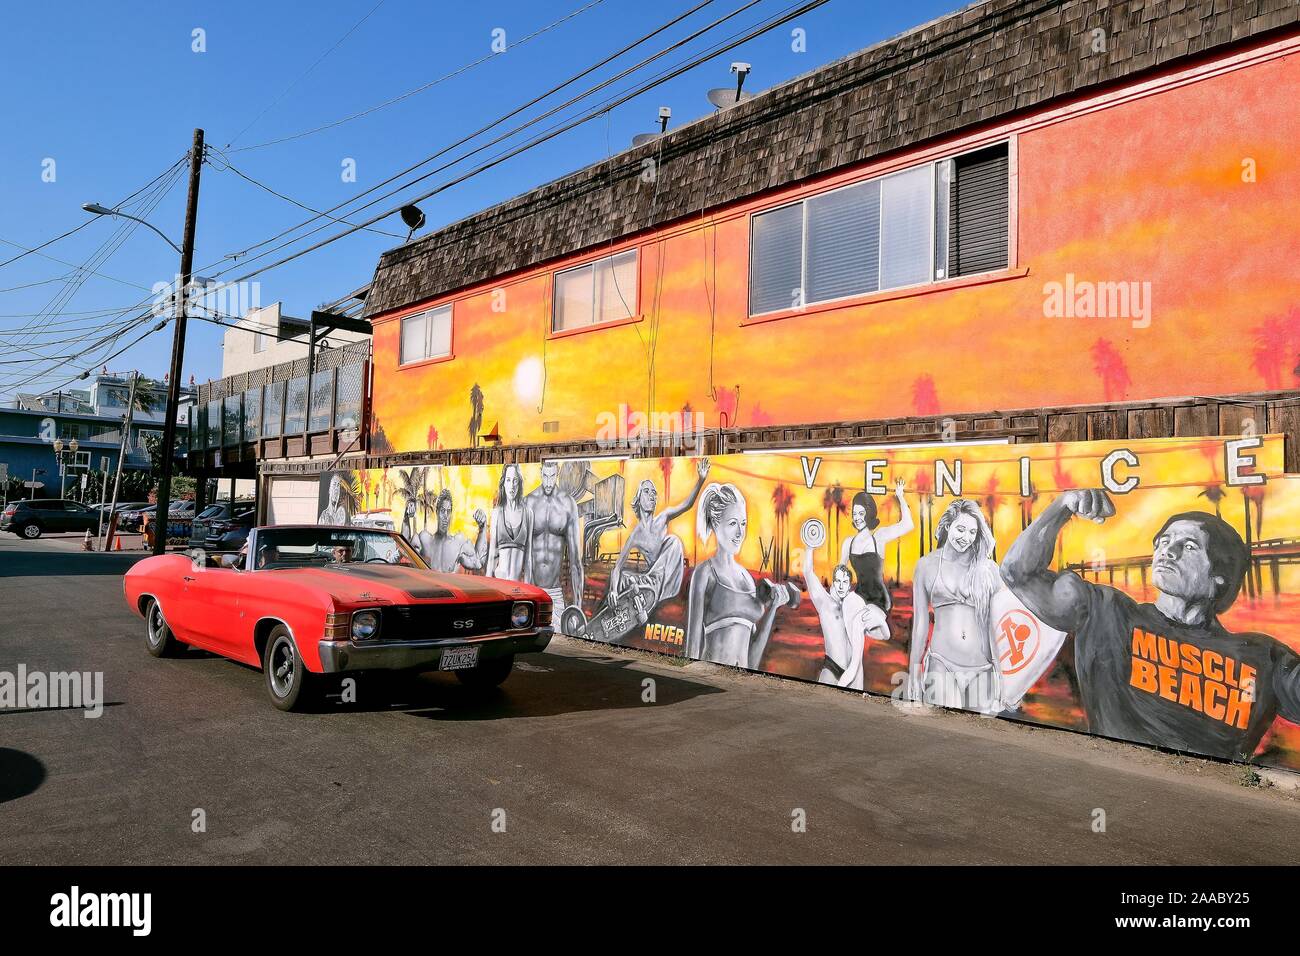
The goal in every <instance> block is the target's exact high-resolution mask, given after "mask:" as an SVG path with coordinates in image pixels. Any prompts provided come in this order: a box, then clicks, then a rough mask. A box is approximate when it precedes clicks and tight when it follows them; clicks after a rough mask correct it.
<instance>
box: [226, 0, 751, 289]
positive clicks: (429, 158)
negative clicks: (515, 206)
mask: <svg viewBox="0 0 1300 956" xmlns="http://www.w3.org/2000/svg"><path fill="white" fill-rule="evenodd" d="M713 2H714V0H701V2H699V3H697V4H695V6H693V7H691V8H690V9H689V10H687V11H685V12H684V13H682V14H679V15H678V16H676V17H674V18H673V19H671V20H669V21H668V22H667V23H665V24H663V25H662V26H659V27H656V28H655V29H654V30H651V31H650V32H649V33H647V34H645V35H644V36H642V37H640V38H638V39H637V40H635V41H633V42H632V43H629V44H627V45H626V46H624V47H623V48H622V49H620V50H617V51H615V52H614V53H612V54H610V55H609V56H607V57H605V58H604V59H602V60H600V61H599V62H597V63H595V64H593V65H592V66H590V67H588V68H587V69H585V70H583V71H582V72H580V73H576V74H574V75H573V76H571V77H569V78H568V79H566V80H564V81H563V82H562V83H560V84H558V85H556V86H553V87H552V88H551V89H549V90H547V91H546V92H545V93H542V94H541V95H540V96H536V97H534V98H533V99H531V100H529V101H528V102H527V103H524V104H523V105H522V106H519V107H517V108H516V109H513V110H511V111H510V112H509V113H506V114H505V115H503V116H500V117H498V118H497V119H495V120H493V121H492V122H490V123H488V124H487V125H485V126H482V127H480V128H479V129H477V130H475V131H474V132H472V133H469V134H468V135H466V136H464V137H462V138H461V139H459V140H457V141H456V142H454V143H452V144H451V145H449V146H446V147H444V148H443V149H440V150H438V151H437V152H435V153H434V154H433V155H431V156H426V157H425V158H424V159H422V160H420V161H419V162H417V163H415V164H413V165H411V166H408V167H407V168H406V169H403V170H401V171H399V172H397V173H394V174H393V175H392V176H389V177H388V178H387V179H385V180H383V181H382V182H379V183H376V184H375V185H373V186H370V187H369V188H367V189H364V190H362V191H361V192H359V193H358V194H357V195H355V196H353V197H351V198H350V199H347V200H344V201H343V202H341V203H339V204H338V205H336V206H331V207H330V208H329V209H327V210H325V212H326V213H334V212H337V211H338V210H340V209H342V208H343V207H345V206H349V205H351V204H352V203H354V202H356V201H357V200H358V199H360V198H361V197H362V196H366V195H368V194H370V193H373V192H376V191H377V190H380V189H382V188H384V187H385V186H387V185H389V184H390V183H393V182H396V181H397V180H398V179H401V178H402V177H403V176H406V175H408V174H409V173H412V172H414V171H415V170H417V169H419V168H420V167H421V166H425V165H428V164H429V163H431V162H433V161H434V160H435V159H437V158H438V157H440V156H443V155H445V154H447V153H449V152H451V151H452V150H453V149H456V148H457V147H460V146H463V145H464V144H466V143H468V142H469V141H471V140H472V139H474V138H475V137H477V136H479V135H481V134H483V133H485V132H488V131H489V130H491V129H492V128H494V127H496V126H499V125H501V124H502V123H504V122H505V121H507V120H509V119H511V118H513V117H515V116H517V115H519V114H520V113H522V112H523V111H524V110H526V109H528V108H529V107H531V106H534V105H536V104H537V103H540V102H541V101H542V100H544V99H546V98H547V97H548V96H551V95H553V94H555V93H557V92H559V91H560V90H562V89H564V88H565V87H566V86H569V85H571V84H573V83H575V82H577V81H578V80H580V79H582V78H583V77H584V76H587V75H589V74H591V73H593V72H595V71H596V70H598V69H600V68H601V67H602V66H605V65H606V64H608V63H610V62H612V61H613V60H615V59H617V58H618V57H620V56H622V55H623V54H624V53H627V52H628V51H630V50H632V49H635V48H636V47H638V46H640V45H641V44H642V43H645V42H646V41H647V40H650V39H652V38H653V37H655V36H657V35H658V34H660V33H662V32H664V31H665V30H667V29H670V28H671V27H673V26H674V25H676V24H677V23H680V22H681V21H682V20H684V19H686V18H687V17H689V16H690V15H691V14H693V13H695V12H697V11H699V10H702V9H703V8H704V7H706V6H708V5H709V4H711V3H713ZM755 2H757V0H755ZM752 5H753V3H750V4H748V6H752ZM591 92H592V90H588V91H587V94H584V95H588V94H590V93H591ZM526 125H527V124H525V127H526ZM525 127H521V128H525ZM517 131H518V130H516V131H515V132H517ZM417 181H418V180H417ZM409 185H410V184H409V183H408V184H407V186H409ZM404 188H407V187H406V186H402V187H398V189H397V190H394V192H398V191H400V190H401V189H404ZM391 194H392V193H389V194H387V195H391ZM367 205H373V203H368V204H367ZM360 208H362V209H364V208H366V206H362V207H360ZM354 211H355V210H354ZM319 218H320V216H313V217H311V218H310V219H306V220H303V221H302V222H300V223H298V224H296V225H294V226H290V227H289V228H288V229H285V230H283V231H281V232H279V233H277V234H276V235H274V236H271V237H270V238H269V239H263V240H262V241H261V242H257V243H254V244H253V245H251V246H246V247H244V248H243V249H240V250H237V251H236V252H232V253H228V254H227V255H226V256H225V257H224V258H225V259H237V258H240V257H242V256H244V255H247V254H248V253H249V252H252V251H253V250H254V249H257V248H260V247H261V246H265V245H268V244H269V243H272V242H275V241H276V240H278V239H281V238H283V237H285V236H287V235H289V234H290V233H293V232H297V231H298V230H299V229H301V228H303V227H304V226H309V225H311V224H312V223H313V222H315V221H316V220H317V219H319ZM319 231H320V230H319V229H315V230H312V232H310V233H308V234H307V235H313V234H314V233H316V232H319ZM304 238H306V236H300V237H299V239H298V240H292V241H295V242H296V241H299V240H300V239H304ZM280 248H282V246H281V247H280ZM218 264H219V263H216V262H214V263H210V264H209V265H207V266H204V268H205V269H209V268H211V267H212V266H215V265H218Z"/></svg>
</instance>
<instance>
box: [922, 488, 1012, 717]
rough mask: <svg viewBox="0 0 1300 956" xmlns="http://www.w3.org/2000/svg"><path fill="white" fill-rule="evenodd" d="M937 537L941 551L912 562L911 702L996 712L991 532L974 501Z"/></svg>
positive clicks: (944, 520)
mask: <svg viewBox="0 0 1300 956" xmlns="http://www.w3.org/2000/svg"><path fill="white" fill-rule="evenodd" d="M936 538H937V539H938V542H939V547H938V548H937V549H936V550H934V551H931V552H930V553H929V554H927V555H925V556H924V557H922V558H921V559H920V560H919V561H917V563H916V570H915V572H914V573H913V578H912V611H913V614H912V648H911V652H910V655H909V666H908V696H909V697H910V698H911V699H912V700H923V701H925V702H926V703H928V704H937V705H939V706H941V707H957V708H965V709H967V710H976V711H980V712H982V713H997V712H999V711H1000V710H1001V704H1000V699H1001V671H1000V669H999V668H998V665H997V661H998V649H997V636H996V634H994V632H993V627H992V623H991V617H992V615H991V612H990V607H991V605H992V601H993V596H994V595H995V594H996V593H997V592H998V589H999V588H1001V587H1002V579H1001V577H1000V576H999V574H998V566H997V564H996V563H995V562H994V561H993V544H994V542H993V532H992V531H991V530H990V529H989V526H988V522H986V521H985V520H984V514H983V512H981V511H980V509H979V506H978V505H977V504H975V502H973V501H969V500H967V499H964V498H956V499H954V500H953V502H952V504H950V505H948V508H947V510H945V511H944V513H943V516H942V517H941V518H940V519H939V525H938V528H937V529H936ZM931 610H933V612H934V627H933V630H931V627H930V612H931ZM927 637H928V640H927Z"/></svg>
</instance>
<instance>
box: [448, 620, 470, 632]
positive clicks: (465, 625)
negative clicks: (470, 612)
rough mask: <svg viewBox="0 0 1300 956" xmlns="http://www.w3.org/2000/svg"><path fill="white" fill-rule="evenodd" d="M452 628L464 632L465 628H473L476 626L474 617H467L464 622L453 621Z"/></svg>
mask: <svg viewBox="0 0 1300 956" xmlns="http://www.w3.org/2000/svg"><path fill="white" fill-rule="evenodd" d="M451 626H452V627H454V628H458V629H461V630H463V629H465V628H469V627H473V626H474V619H473V618H472V617H467V618H465V620H463V621H452V622H451Z"/></svg>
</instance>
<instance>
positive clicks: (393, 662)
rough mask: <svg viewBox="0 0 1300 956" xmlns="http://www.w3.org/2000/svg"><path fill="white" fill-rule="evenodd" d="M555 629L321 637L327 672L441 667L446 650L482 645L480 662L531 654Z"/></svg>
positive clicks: (433, 668) (543, 648) (539, 648)
mask: <svg viewBox="0 0 1300 956" xmlns="http://www.w3.org/2000/svg"><path fill="white" fill-rule="evenodd" d="M554 633H555V631H554V629H553V628H550V627H541V628H537V629H536V630H533V631H524V632H522V633H520V634H493V635H488V636H486V637H479V638H475V639H474V640H472V641H465V640H457V639H455V638H450V639H445V640H433V641H393V642H392V643H387V644H386V643H384V642H383V641H375V642H373V643H357V642H356V641H330V640H321V641H320V642H319V643H318V644H317V647H318V648H319V649H320V664H321V670H322V671H324V672H325V673H326V674H337V673H340V672H343V671H365V670H394V671H400V670H437V668H438V665H439V663H440V662H441V661H442V654H443V651H447V650H451V649H453V648H458V647H469V646H472V645H476V644H477V645H478V646H479V647H481V648H482V650H480V651H479V652H478V653H479V660H480V661H490V660H492V659H493V658H497V657H505V656H506V655H508V654H531V653H534V652H536V651H544V650H546V645H547V644H549V643H551V635H552V634H554Z"/></svg>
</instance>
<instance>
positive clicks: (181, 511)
mask: <svg viewBox="0 0 1300 956" xmlns="http://www.w3.org/2000/svg"><path fill="white" fill-rule="evenodd" d="M186 505H188V506H189V508H188V511H189V514H188V515H187V514H186ZM157 510H158V506H157V505H149V504H146V505H142V506H140V507H138V508H131V509H128V510H124V511H119V512H118V516H117V527H118V529H119V530H121V531H139V530H140V525H141V524H142V523H143V522H144V520H145V518H146V517H148V518H149V520H151V521H152V520H153V516H154V512H156V511H157ZM193 514H194V502H193V501H173V502H172V503H171V507H170V508H168V509H167V516H168V517H169V518H187V517H192V516H193Z"/></svg>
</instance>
